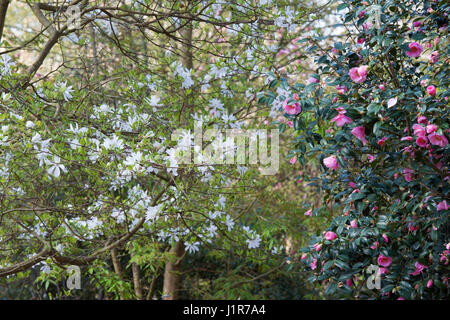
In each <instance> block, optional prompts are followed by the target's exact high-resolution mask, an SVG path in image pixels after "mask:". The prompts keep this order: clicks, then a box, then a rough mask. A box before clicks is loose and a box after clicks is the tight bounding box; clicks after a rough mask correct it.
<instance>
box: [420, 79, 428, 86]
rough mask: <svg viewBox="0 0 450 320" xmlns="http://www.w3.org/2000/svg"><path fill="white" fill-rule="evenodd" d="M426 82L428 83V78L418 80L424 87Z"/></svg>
mask: <svg viewBox="0 0 450 320" xmlns="http://www.w3.org/2000/svg"><path fill="white" fill-rule="evenodd" d="M427 83H428V80H426V79H424V80H421V81H420V85H421V86H422V87H425V86H426V85H427Z"/></svg>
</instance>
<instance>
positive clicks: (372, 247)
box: [370, 241, 378, 250]
mask: <svg viewBox="0 0 450 320" xmlns="http://www.w3.org/2000/svg"><path fill="white" fill-rule="evenodd" d="M376 248H378V241H375V242H374V243H373V245H372V246H371V247H370V249H373V250H375V249H376Z"/></svg>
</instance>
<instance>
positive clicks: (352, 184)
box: [348, 181, 356, 189]
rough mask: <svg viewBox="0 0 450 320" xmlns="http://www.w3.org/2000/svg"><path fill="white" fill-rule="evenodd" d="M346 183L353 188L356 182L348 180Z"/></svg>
mask: <svg viewBox="0 0 450 320" xmlns="http://www.w3.org/2000/svg"><path fill="white" fill-rule="evenodd" d="M348 185H349V186H350V187H351V188H353V189H355V188H356V184H355V183H354V182H353V181H350V182H349V183H348Z"/></svg>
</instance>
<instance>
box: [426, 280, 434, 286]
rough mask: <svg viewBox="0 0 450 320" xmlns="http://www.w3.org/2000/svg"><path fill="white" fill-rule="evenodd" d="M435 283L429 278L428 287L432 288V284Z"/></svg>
mask: <svg viewBox="0 0 450 320" xmlns="http://www.w3.org/2000/svg"><path fill="white" fill-rule="evenodd" d="M432 285H433V280H431V279H430V280H428V282H427V288H431V286H432Z"/></svg>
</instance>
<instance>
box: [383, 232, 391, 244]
mask: <svg viewBox="0 0 450 320" xmlns="http://www.w3.org/2000/svg"><path fill="white" fill-rule="evenodd" d="M382 237H383V240H384V242H386V243H388V242H389V238H388V236H387V235H386V234H385V233H383V235H382Z"/></svg>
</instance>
